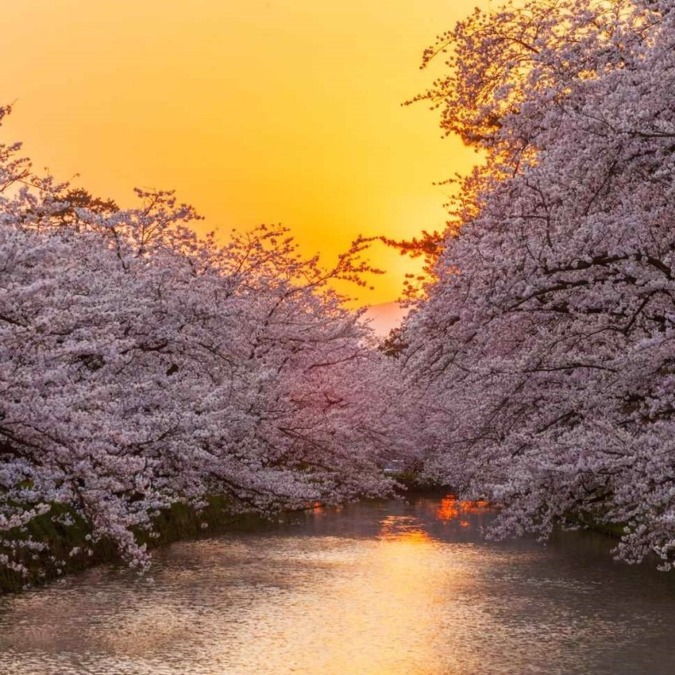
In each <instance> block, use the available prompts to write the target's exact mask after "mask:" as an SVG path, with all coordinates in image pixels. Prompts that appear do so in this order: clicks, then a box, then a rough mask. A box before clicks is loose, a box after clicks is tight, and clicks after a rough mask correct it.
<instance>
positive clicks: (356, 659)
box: [0, 496, 675, 675]
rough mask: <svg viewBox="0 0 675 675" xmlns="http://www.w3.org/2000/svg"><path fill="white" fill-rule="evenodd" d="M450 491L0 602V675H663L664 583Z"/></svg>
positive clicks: (191, 548) (666, 663) (246, 536)
mask: <svg viewBox="0 0 675 675" xmlns="http://www.w3.org/2000/svg"><path fill="white" fill-rule="evenodd" d="M491 518H493V514H492V513H491V512H490V509H489V508H487V507H486V506H485V505H482V504H476V503H463V502H458V501H456V500H454V499H453V498H451V497H450V496H445V497H441V496H438V497H429V496H425V497H416V498H412V497H411V498H409V501H408V502H407V503H406V502H403V501H384V502H369V503H359V504H354V505H351V506H347V507H344V508H342V509H336V510H322V509H320V508H317V509H315V510H314V511H311V512H307V513H304V514H302V513H300V514H290V515H289V516H286V517H285V518H283V519H281V522H277V523H272V524H266V525H261V526H260V527H258V528H256V529H255V530H254V531H246V532H243V531H242V532H237V533H228V534H223V535H218V536H213V537H204V538H201V539H199V540H194V541H186V542H180V543H177V544H174V545H172V546H170V547H168V548H166V549H164V550H161V551H158V552H156V554H155V564H154V566H153V569H152V572H151V574H150V575H149V576H146V577H142V578H138V577H137V576H136V575H134V573H132V572H130V571H128V570H119V569H115V568H113V567H100V568H96V569H92V570H89V571H87V572H84V573H82V574H79V575H77V576H72V577H69V578H66V579H63V580H61V581H59V582H58V583H55V584H52V585H51V586H49V587H47V588H43V589H37V590H32V591H28V592H26V593H23V594H20V595H15V596H5V597H0V673H3V675H13V674H15V673H16V674H21V675H29V674H36V675H37V674H40V675H42V674H47V673H48V674H50V675H52V674H53V675H57V674H58V675H69V674H71V673H96V674H104V673H105V674H107V673H115V674H124V675H131V674H136V673H138V674H147V675H163V674H165V673H166V674H169V673H170V674H172V675H173V674H179V673H180V674H181V675H184V674H193V673H194V674H195V675H210V674H218V675H221V674H240V673H241V674H246V675H248V674H252V675H258V674H262V673H273V674H275V675H277V674H284V673H312V674H314V675H323V674H327V675H328V674H336V675H337V674H339V675H352V674H353V675H366V674H369V673H377V674H382V675H394V674H399V673H400V674H401V675H418V674H429V675H431V674H437V673H446V674H453V673H457V674H460V673H461V674H473V673H476V674H478V673H480V674H481V675H486V674H491V673H514V674H517V675H521V674H524V673H546V674H547V675H549V674H554V673H608V674H610V673H611V674H612V675H614V674H616V673H636V674H637V673H641V674H642V673H649V674H659V673H664V674H666V673H667V674H671V673H675V574H666V573H659V572H657V571H656V570H654V569H652V568H650V567H647V566H641V567H630V566H627V565H623V564H619V563H616V562H613V561H612V560H611V558H610V557H609V556H608V554H607V551H608V549H609V548H610V547H611V544H612V542H611V541H610V540H608V539H606V538H605V537H603V536H601V535H598V534H591V533H587V532H571V533H561V534H558V535H556V537H555V538H554V539H553V540H552V541H550V542H549V543H548V544H547V545H546V546H543V545H541V544H539V543H537V542H536V541H532V540H518V541H512V542H506V543H490V542H485V541H484V540H483V538H482V534H481V532H482V529H483V528H484V526H485V525H486V524H488V522H489V521H490V519H491Z"/></svg>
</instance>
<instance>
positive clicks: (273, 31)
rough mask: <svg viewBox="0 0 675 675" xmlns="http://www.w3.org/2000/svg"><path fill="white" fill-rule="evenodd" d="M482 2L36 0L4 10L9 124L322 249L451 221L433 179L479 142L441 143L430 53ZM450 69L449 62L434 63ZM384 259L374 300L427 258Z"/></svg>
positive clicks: (100, 191)
mask: <svg viewBox="0 0 675 675" xmlns="http://www.w3.org/2000/svg"><path fill="white" fill-rule="evenodd" d="M476 4H482V5H484V6H486V0H481V2H477V1H476V0H458V1H456V2H453V3H449V2H447V0H430V1H429V2H426V3H419V2H417V0H402V1H401V2H397V3H394V4H392V3H385V2H384V0H376V1H374V2H367V3H364V2H361V1H360V0H329V1H328V2H316V0H288V1H286V2H283V3H282V2H279V1H276V0H250V1H249V2H246V3H241V2H233V1H232V0H228V1H226V2H222V1H221V0H195V2H191V3H184V2H178V1H177V0H143V2H138V1H137V0H117V1H116V2H114V3H112V2H110V3H108V2H90V1H89V0H30V1H26V2H15V3H7V4H6V5H5V6H4V7H3V40H2V41H1V42H0V56H1V57H2V62H3V69H2V72H1V73H0V87H1V88H2V91H3V101H2V102H5V103H9V102H12V101H15V102H16V105H15V114H14V115H12V118H11V119H10V120H9V122H8V124H7V126H8V128H9V130H8V133H7V136H9V137H11V138H17V139H19V140H22V141H24V143H25V149H26V152H27V153H28V154H29V155H31V156H32V157H33V158H34V160H35V165H36V167H48V168H49V171H50V172H51V173H53V174H54V176H56V177H57V178H58V179H70V178H72V177H73V176H74V175H75V174H79V175H80V178H77V179H76V183H77V184H80V185H82V186H84V187H86V188H87V189H89V190H90V191H91V192H92V193H94V194H96V195H99V196H102V197H112V198H114V199H115V200H117V201H118V203H120V204H121V205H123V206H126V205H130V203H131V199H132V188H133V187H134V186H140V187H149V188H158V189H171V188H175V189H176V190H177V192H178V195H179V197H180V198H181V199H183V200H185V201H188V202H190V203H192V204H194V205H195V206H196V207H197V209H198V211H200V212H201V213H202V214H203V215H204V216H206V220H205V222H204V223H202V224H200V225H199V227H200V228H201V229H202V230H205V231H206V230H211V229H215V230H216V231H217V233H218V236H219V237H220V238H221V240H224V239H226V238H227V236H228V232H230V231H231V229H232V228H233V227H236V228H238V229H248V228H251V227H253V226H255V225H257V224H259V223H263V222H265V223H268V224H271V223H278V222H282V223H283V224H284V225H287V226H289V227H290V228H291V229H292V230H293V232H294V233H295V234H296V236H297V238H298V241H299V243H300V245H301V248H302V250H303V251H304V252H305V253H308V254H313V253H315V252H317V251H321V252H322V253H323V255H324V256H325V258H326V262H327V263H329V262H330V261H331V260H333V259H334V258H335V256H336V255H337V253H338V252H341V251H343V250H345V249H346V248H347V247H348V246H349V243H350V241H351V240H352V239H353V238H355V237H356V236H357V235H358V234H359V233H360V234H363V235H365V236H376V235H381V234H385V235H387V236H389V237H395V238H406V237H410V236H413V235H415V234H418V233H419V232H420V231H421V230H422V229H429V230H433V229H437V228H439V227H442V226H443V223H444V220H445V211H444V209H443V203H444V202H445V201H446V197H447V195H446V194H445V190H444V188H442V187H437V186H434V185H433V183H434V181H442V180H444V179H445V178H447V177H449V176H451V175H452V174H453V173H454V172H456V171H465V170H467V168H468V167H469V166H470V165H471V164H472V162H473V153H472V152H471V151H469V150H467V149H466V148H464V147H463V146H462V145H461V143H460V142H459V141H457V140H452V139H450V140H448V139H446V140H441V139H440V138H439V136H440V133H439V131H438V128H437V118H436V116H435V114H432V113H430V112H429V111H428V110H426V109H425V108H424V106H417V107H415V106H413V107H403V108H402V107H401V102H402V101H404V100H406V99H408V98H410V97H411V96H413V95H414V94H416V93H417V92H419V91H421V90H423V89H424V88H425V87H426V85H427V84H428V83H429V82H430V80H431V79H432V78H433V75H434V74H433V72H431V73H430V72H424V73H420V72H419V69H418V65H419V62H420V57H421V53H422V50H423V49H424V47H426V46H427V44H429V43H430V42H431V41H433V39H434V36H435V35H436V33H438V32H439V31H440V30H444V29H445V28H447V27H450V26H451V25H452V24H453V23H454V22H455V21H456V20H457V19H458V18H460V17H462V16H464V15H466V14H468V13H469V12H470V10H471V9H472V8H473V7H474V6H475V5H476ZM439 65H440V63H439ZM372 260H373V263H374V264H376V265H377V266H380V267H382V268H384V269H387V270H389V274H387V275H386V276H384V277H380V278H377V279H375V280H374V283H375V284H376V290H375V291H372V292H370V291H367V290H365V289H364V290H363V291H359V290H358V289H350V292H357V291H358V293H359V297H360V299H361V300H362V301H363V302H367V303H377V302H384V301H390V300H393V299H394V298H395V297H397V296H398V294H399V292H400V290H401V286H402V280H403V276H404V274H405V273H406V272H412V271H415V270H417V269H418V268H417V266H416V265H413V264H411V263H409V262H406V261H404V260H402V259H401V257H400V256H399V255H398V254H397V253H396V252H394V251H388V250H385V249H384V247H383V246H377V247H375V248H374V249H373V251H372Z"/></svg>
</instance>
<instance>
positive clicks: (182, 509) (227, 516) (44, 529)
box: [0, 497, 265, 594]
mask: <svg viewBox="0 0 675 675" xmlns="http://www.w3.org/2000/svg"><path fill="white" fill-rule="evenodd" d="M54 516H57V519H56V522H55V521H54ZM58 516H63V517H62V518H58ZM263 522H265V521H264V519H263V518H262V517H261V516H259V515H257V514H255V513H233V512H232V509H231V508H230V506H229V504H228V501H227V500H226V499H225V498H223V497H210V498H209V499H208V503H207V505H206V506H205V507H204V508H203V509H201V510H199V511H197V510H196V509H195V508H192V507H190V506H188V505H186V504H174V505H172V506H171V508H169V509H165V510H164V511H162V512H161V513H160V515H159V516H158V517H157V518H156V519H155V521H154V524H155V534H154V535H153V536H150V535H149V534H148V533H147V532H141V533H140V534H139V539H140V541H141V542H142V543H145V544H146V545H147V547H148V548H149V549H156V548H159V547H161V546H166V545H167V544H170V543H172V542H174V541H179V540H181V539H188V538H190V537H195V536H197V535H199V534H204V533H205V532H214V531H215V532H222V531H226V530H229V529H231V530H233V531H241V530H242V529H250V528H254V527H260V525H261V523H263ZM13 536H14V537H15V538H18V537H20V538H22V539H28V538H32V539H33V540H35V541H38V542H47V543H49V545H50V553H49V554H48V555H47V554H45V553H42V552H40V551H37V552H36V551H29V550H27V551H26V553H25V555H24V556H23V558H22V559H21V563H22V564H23V565H24V566H25V567H26V568H27V570H28V574H27V575H24V574H21V573H20V572H17V571H14V570H12V569H8V568H6V567H0V594H5V593H15V592H18V591H21V590H25V589H26V588H32V587H35V586H41V585H44V584H46V583H48V582H50V581H53V580H55V579H58V578H60V577H62V576H65V575H67V574H73V573H75V572H81V571H82V570H85V569H88V568H90V567H94V566H96V565H101V564H107V563H113V564H114V563H121V562H122V561H121V559H120V556H119V553H118V552H117V550H116V548H115V547H114V546H113V545H112V543H111V542H109V541H106V540H101V541H99V542H97V543H96V544H94V545H93V547H92V546H91V544H90V542H89V539H88V538H89V536H90V531H89V528H88V527H87V524H86V523H85V522H84V520H82V519H81V518H78V517H76V516H74V515H73V514H72V513H70V512H69V511H68V510H67V509H66V508H64V507H59V506H58V505H55V506H54V507H52V511H51V513H49V514H45V515H43V516H39V517H37V518H34V519H33V520H32V521H31V522H30V523H29V524H28V525H27V526H26V528H25V532H22V533H21V535H18V533H13ZM88 551H91V553H89V552H88ZM64 561H65V562H64Z"/></svg>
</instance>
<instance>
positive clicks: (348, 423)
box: [0, 109, 392, 570]
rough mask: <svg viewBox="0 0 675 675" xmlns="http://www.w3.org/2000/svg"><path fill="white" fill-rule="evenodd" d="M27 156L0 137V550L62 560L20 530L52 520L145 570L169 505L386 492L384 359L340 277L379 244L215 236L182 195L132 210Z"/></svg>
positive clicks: (353, 273)
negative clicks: (321, 253)
mask: <svg viewBox="0 0 675 675" xmlns="http://www.w3.org/2000/svg"><path fill="white" fill-rule="evenodd" d="M7 112H8V111H7V109H2V115H3V116H4V114H6V113H7ZM19 151H20V146H18V145H10V146H7V145H2V146H0V186H2V187H3V190H2V192H1V193H0V373H1V376H0V387H1V388H2V393H1V395H0V565H5V566H7V567H12V568H14V569H18V570H21V569H23V568H22V561H25V556H26V554H27V551H28V553H31V554H34V555H39V556H41V558H42V559H44V560H45V564H46V562H47V561H51V563H52V564H54V565H56V566H58V565H60V564H62V561H61V560H58V559H54V558H55V554H54V552H53V551H50V550H49V546H48V543H46V542H43V541H39V540H38V541H33V540H31V539H30V537H28V536H27V532H26V526H27V525H28V524H29V523H30V522H31V521H32V520H33V519H34V518H36V517H37V516H40V515H42V516H43V517H45V516H46V517H52V518H53V519H55V521H58V522H60V523H61V524H63V525H64V526H65V525H68V523H72V522H73V520H74V519H75V520H79V521H80V522H82V523H83V524H84V525H85V526H86V527H87V528H89V529H90V531H91V544H92V545H93V543H95V542H96V541H97V540H100V539H102V538H105V539H107V540H109V541H111V542H112V543H113V544H114V545H115V546H116V547H117V548H118V550H119V552H120V553H121V554H122V555H123V556H124V557H125V558H126V559H127V560H128V561H129V562H130V563H132V564H136V565H140V566H141V567H143V566H145V565H147V563H148V554H147V552H146V550H145V547H144V546H142V545H140V544H139V540H138V535H139V533H140V532H142V531H143V530H150V531H152V527H153V519H154V517H155V516H156V515H157V514H158V513H159V511H160V510H161V509H164V508H167V507H168V506H170V505H171V504H173V503H176V502H185V503H189V504H192V505H193V506H195V507H196V508H199V507H200V506H201V505H203V504H204V500H205V499H206V498H207V497H208V496H210V495H220V496H225V497H226V498H227V500H228V503H229V505H230V506H229V508H231V509H232V510H233V511H235V510H237V509H246V510H255V511H258V512H262V513H269V512H271V511H273V510H276V509H280V508H302V507H306V506H307V504H308V503H312V502H314V501H317V500H320V501H321V502H324V503H337V502H340V501H344V500H349V499H354V498H356V497H358V496H361V495H380V494H384V493H386V492H388V491H389V490H391V487H392V481H391V480H390V479H387V478H385V477H384V474H383V471H382V468H383V466H384V464H385V463H386V462H387V458H388V457H389V455H390V453H391V443H390V442H389V440H388V436H389V434H388V428H389V418H390V417H391V414H392V413H391V412H390V410H389V408H388V407H387V405H386V399H387V397H379V398H378V394H379V393H381V391H382V387H383V386H387V385H386V382H387V379H386V378H387V373H388V369H390V367H391V366H390V364H389V363H388V362H387V359H386V358H385V357H383V356H382V355H381V354H380V353H379V352H378V350H377V349H375V348H374V345H373V344H372V342H373V340H372V338H371V337H370V334H369V332H368V330H367V328H366V327H364V325H363V323H362V322H361V320H360V316H359V313H355V312H351V311H348V310H346V309H345V308H344V306H343V304H342V302H341V299H340V297H338V295H336V294H335V293H334V292H333V291H331V290H330V288H329V284H330V282H331V281H332V280H335V279H342V280H349V281H352V282H356V283H363V281H362V278H363V275H364V274H366V273H368V272H369V271H371V268H370V266H369V265H368V264H367V263H366V262H364V260H363V255H362V254H363V251H364V248H365V246H366V242H364V241H357V242H355V243H354V245H353V246H352V248H351V249H350V250H349V251H347V252H346V253H345V254H343V255H342V256H341V257H340V258H339V260H338V261H337V263H336V264H335V266H334V267H333V268H332V269H329V270H324V269H323V268H322V267H321V266H320V265H319V262H318V260H317V259H316V258H312V259H306V258H303V257H302V256H300V255H299V254H298V252H297V248H296V246H295V244H294V242H293V240H292V238H291V237H290V235H289V233H288V231H287V230H285V229H284V228H281V227H264V226H263V227H260V228H258V229H257V230H255V231H253V232H249V233H245V234H239V235H237V234H235V235H234V236H233V238H232V240H231V242H230V243H229V244H227V245H225V246H218V245H216V243H215V241H214V239H213V237H209V238H201V239H200V238H198V237H197V236H196V235H195V234H194V233H193V231H192V230H191V229H190V223H191V221H193V220H194V219H195V218H196V217H197V215H196V213H195V212H194V210H193V209H192V208H191V207H189V206H186V205H184V204H179V203H178V202H177V201H176V199H175V197H174V195H173V194H172V193H170V192H143V191H137V194H138V197H139V199H140V200H141V206H139V207H138V208H135V209H120V208H118V207H117V205H116V204H114V203H113V202H111V201H108V200H100V199H95V198H93V197H91V196H90V195H88V194H87V193H86V192H84V191H82V190H75V189H73V188H71V187H70V186H68V185H65V184H56V183H55V182H54V181H53V180H51V179H44V178H38V177H36V176H35V175H34V174H33V172H32V170H31V168H30V163H29V162H28V161H27V160H25V159H23V158H21V157H20V152H19ZM383 383H384V384H383ZM87 548H88V549H89V550H91V546H88V547H87ZM88 552H89V551H87V550H83V551H80V552H79V553H78V552H73V553H74V554H78V555H80V554H81V555H86V554H87V553H88Z"/></svg>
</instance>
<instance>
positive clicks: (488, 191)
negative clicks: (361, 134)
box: [403, 0, 675, 569]
mask: <svg viewBox="0 0 675 675" xmlns="http://www.w3.org/2000/svg"><path fill="white" fill-rule="evenodd" d="M672 9H673V2H672V0H667V1H666V0H663V1H659V0H656V1H649V0H635V1H633V2H629V1H624V0H609V1H604V0H603V1H602V2H600V1H598V2H586V1H584V2H581V1H577V0H557V1H555V2H545V1H543V0H532V1H531V2H527V3H525V4H522V5H520V4H519V5H517V6H515V5H506V6H505V8H504V9H502V10H499V11H496V12H494V13H491V14H485V13H482V12H480V11H478V10H477V11H476V12H475V13H474V14H473V16H472V17H470V18H469V19H468V20H467V21H465V22H463V23H460V24H458V26H457V27H456V28H455V29H454V30H453V31H451V32H449V33H447V34H445V35H443V36H440V37H439V42H438V44H437V45H436V46H435V47H434V48H432V49H431V50H429V51H427V52H426V54H425V60H427V61H428V60H429V59H430V58H433V57H434V56H435V55H436V54H437V53H440V52H444V51H445V53H446V54H447V55H448V56H447V59H448V61H447V63H448V66H449V74H448V75H447V76H446V77H443V78H441V79H439V80H437V81H436V83H435V84H434V86H433V87H432V89H431V90H430V91H428V92H426V93H425V94H423V95H422V96H421V97H419V98H420V99H423V100H428V101H431V102H432V104H433V106H435V107H438V108H440V109H441V124H442V127H443V129H445V130H446V131H447V132H448V133H458V134H460V136H461V137H462V138H463V139H464V140H465V142H466V143H469V144H471V145H473V146H474V147H476V148H477V149H479V150H480V151H481V152H482V153H483V156H484V158H485V162H484V163H483V164H482V165H481V166H479V167H478V168H477V169H476V170H475V171H474V172H473V173H472V174H471V175H470V176H469V177H468V178H466V179H465V180H464V181H463V185H462V188H463V190H462V193H461V197H460V200H459V201H458V202H457V208H456V209H454V210H453V211H452V213H451V218H450V223H449V226H448V231H447V233H446V236H445V241H444V245H443V249H442V252H441V253H440V254H439V256H438V260H437V262H436V266H435V268H434V276H433V278H432V280H431V281H430V282H429V283H428V285H427V287H426V289H425V293H426V297H425V298H423V299H422V300H421V301H419V303H418V304H417V307H416V310H415V311H414V312H413V313H412V315H411V317H410V318H409V320H408V322H407V325H406V328H405V333H404V336H403V340H404V342H405V343H407V344H408V347H407V350H406V352H405V354H404V357H403V361H404V363H405V373H406V376H407V377H408V378H409V382H410V383H411V385H410V386H411V387H413V386H414V387H415V388H416V389H417V392H418V396H419V401H420V403H419V405H420V406H421V407H422V409H423V410H424V413H423V415H421V417H422V419H423V421H424V423H423V424H419V425H418V426H417V433H418V438H420V440H421V442H422V443H423V444H424V446H425V448H426V450H427V452H428V460H427V472H428V473H429V474H430V475H433V476H436V477H437V478H439V479H441V480H444V481H450V482H451V483H453V484H456V485H457V486H458V487H460V488H461V489H462V490H463V491H465V492H466V494H468V495H473V496H488V497H489V498H490V499H493V500H495V501H496V502H498V503H499V504H501V506H502V511H501V514H500V516H499V518H498V520H497V524H496V526H495V528H494V531H493V533H494V534H495V535H497V536H505V535H510V534H521V533H523V532H527V531H534V532H538V533H540V534H541V535H543V536H547V535H548V534H549V533H550V532H551V529H552V527H553V526H554V525H556V524H560V523H562V524H563V525H568V526H577V525H579V524H584V523H591V522H592V523H596V524H597V523H606V524H610V525H615V526H617V527H619V528H621V529H622V531H623V535H622V538H621V541H620V543H619V545H618V547H617V549H616V553H617V555H619V556H620V557H622V558H623V559H625V560H627V561H629V562H636V561H640V560H642V559H643V558H644V557H645V556H646V555H647V554H649V553H652V554H655V555H656V556H658V557H659V558H660V560H661V563H662V566H663V567H664V569H669V568H670V566H671V565H672V564H673V562H674V561H675V446H674V445H673V437H674V436H675V433H674V432H675V426H674V425H675V417H674V414H675V405H674V403H675V401H674V400H673V392H674V391H675V389H674V388H673V385H674V384H675V382H673V374H674V372H675V371H674V369H673V364H674V363H675V345H674V344H673V341H672V338H673V328H674V326H673V321H674V320H675V304H674V302H675V282H674V279H675V276H674V275H675V268H674V262H675V261H674V258H673V256H674V254H675V234H674V233H675V223H674V222H673V209H672V205H673V197H674V196H675V194H674V187H675V182H674V177H675V173H674V171H675V153H674V151H675V142H674V141H675V109H674V108H673V105H672V91H673V83H674V82H675V56H674V53H673V49H672V45H673V43H674V41H675V25H674V21H675V16H674V13H673V12H672V11H671V10H672ZM417 415H418V417H419V416H420V414H419V412H418V413H417Z"/></svg>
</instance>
